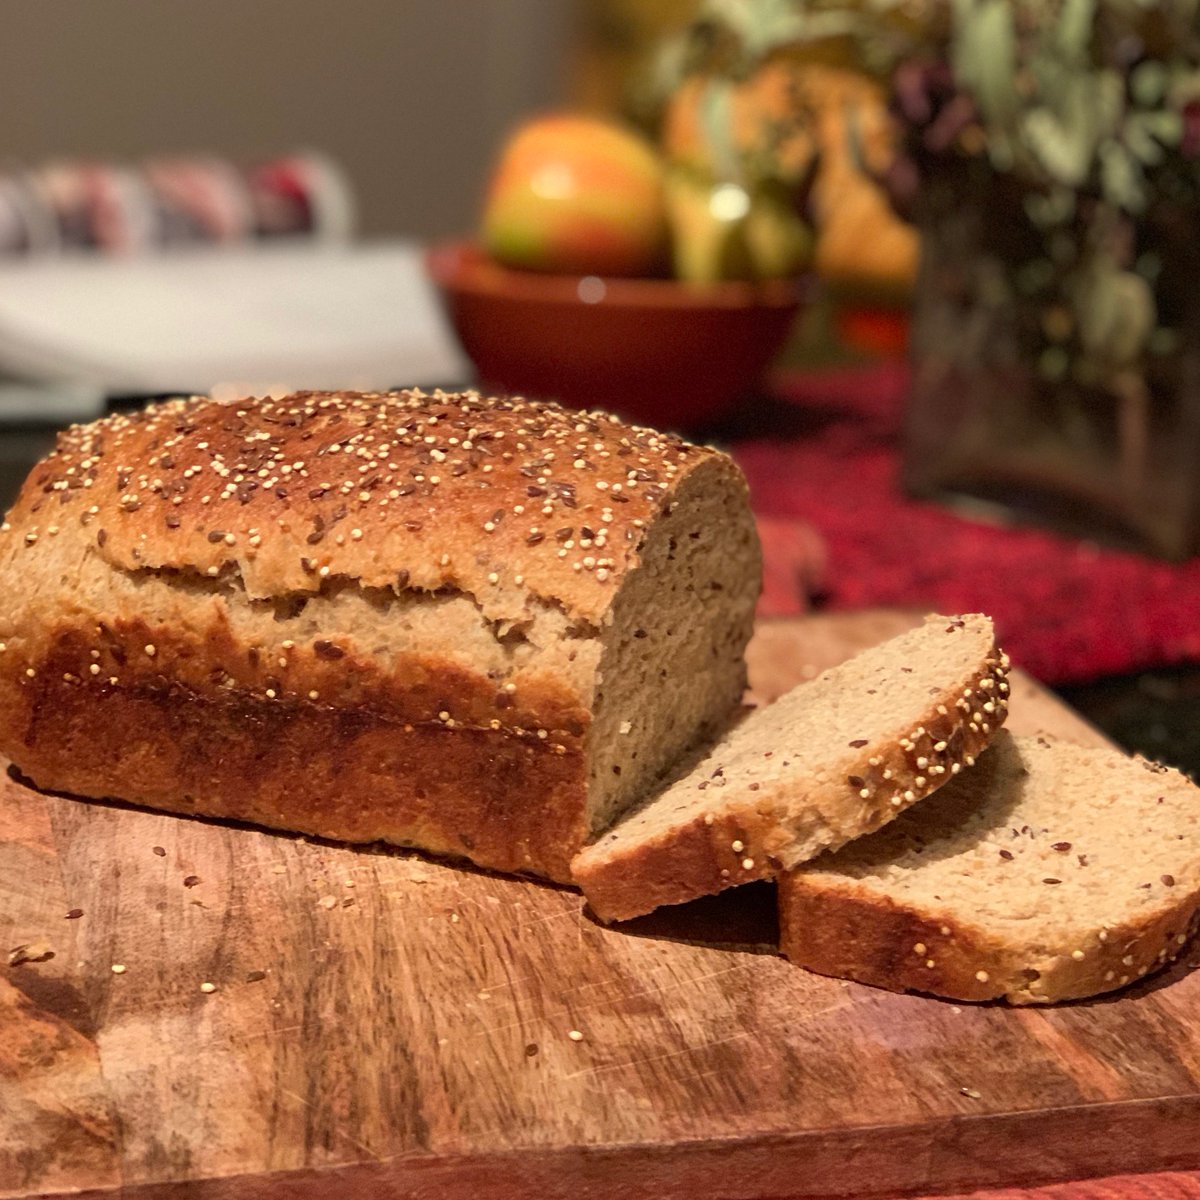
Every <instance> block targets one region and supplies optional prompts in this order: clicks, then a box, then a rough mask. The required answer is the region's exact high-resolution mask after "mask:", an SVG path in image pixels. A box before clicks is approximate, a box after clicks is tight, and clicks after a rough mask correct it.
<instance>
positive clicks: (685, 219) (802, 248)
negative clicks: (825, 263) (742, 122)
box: [666, 169, 813, 283]
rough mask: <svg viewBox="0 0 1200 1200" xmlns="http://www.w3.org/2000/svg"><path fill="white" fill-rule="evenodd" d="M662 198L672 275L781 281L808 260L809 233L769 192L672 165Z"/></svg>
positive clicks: (691, 278) (702, 280) (689, 280)
mask: <svg viewBox="0 0 1200 1200" xmlns="http://www.w3.org/2000/svg"><path fill="white" fill-rule="evenodd" d="M666 196H667V216H668V220H669V222H670V227H671V244H672V259H673V264H674V269H675V276H676V278H678V279H681V280H683V281H685V282H687V283H718V282H720V281H722V280H729V279H743V280H756V279H786V278H790V277H792V276H795V275H797V274H799V272H800V271H802V270H804V269H805V267H807V265H808V263H809V261H810V259H811V256H812V244H813V238H812V233H811V231H810V230H809V228H808V226H807V225H806V224H805V223H804V222H803V221H802V220H801V219H800V217H799V216H798V215H797V214H796V213H795V212H794V211H793V210H792V209H791V208H790V207H788V205H787V203H786V202H785V200H784V199H783V198H781V197H778V196H776V195H775V194H774V193H773V192H769V191H763V192H755V193H751V192H748V191H747V190H746V189H745V188H743V187H741V186H740V185H739V184H735V183H715V182H713V180H711V179H708V178H705V177H703V176H701V175H698V174H697V173H695V172H693V171H689V170H681V169H676V170H674V171H672V172H670V174H669V175H668V176H667V184H666Z"/></svg>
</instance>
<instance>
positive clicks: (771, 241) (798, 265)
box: [745, 197, 813, 279]
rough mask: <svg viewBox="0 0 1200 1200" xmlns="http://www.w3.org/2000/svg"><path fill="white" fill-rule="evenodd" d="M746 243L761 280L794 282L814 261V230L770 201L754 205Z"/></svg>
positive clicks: (789, 211) (757, 199)
mask: <svg viewBox="0 0 1200 1200" xmlns="http://www.w3.org/2000/svg"><path fill="white" fill-rule="evenodd" d="M745 239H746V244H747V246H748V247H749V250H750V258H751V261H752V262H753V264H754V273H755V277H756V278H758V279H792V278H794V277H795V276H797V275H799V274H800V273H801V272H802V271H804V270H805V269H806V268H807V267H808V264H809V263H810V262H811V261H812V252H813V235H812V230H810V229H809V227H808V226H807V225H806V224H805V223H804V221H803V220H801V218H800V217H799V215H798V214H797V213H796V212H795V211H794V210H792V209H790V208H787V207H784V206H783V205H781V204H777V203H775V202H774V201H772V200H769V199H766V198H759V197H756V198H755V200H754V202H753V203H752V204H751V206H750V211H749V213H747V215H746V223H745Z"/></svg>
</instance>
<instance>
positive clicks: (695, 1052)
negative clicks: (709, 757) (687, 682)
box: [0, 613, 1200, 1200]
mask: <svg viewBox="0 0 1200 1200" xmlns="http://www.w3.org/2000/svg"><path fill="white" fill-rule="evenodd" d="M908 623H909V618H907V617H905V616H903V615H900V614H878V613H877V614H856V615H853V616H843V617H825V618H810V619H807V620H804V621H795V622H787V623H779V624H770V625H764V626H763V627H762V628H761V629H760V631H759V633H758V636H757V638H756V641H755V644H754V647H753V676H754V684H755V686H756V688H757V690H758V691H759V693H760V694H761V695H762V696H764V697H769V696H771V695H774V694H777V693H778V692H780V691H781V690H784V689H786V688H787V687H788V686H790V685H791V684H792V683H794V682H795V681H797V680H799V679H801V678H804V677H806V676H808V675H811V674H813V673H815V672H816V671H817V670H818V669H820V668H823V667H825V666H827V665H829V664H831V663H832V662H834V661H836V660H838V659H841V658H843V657H845V656H846V655H848V654H849V653H851V652H852V651H853V650H856V649H858V648H860V647H862V646H865V645H867V644H870V643H872V642H875V641H879V640H882V639H883V638H884V637H886V636H889V635H890V634H891V633H894V632H896V631H897V629H898V628H900V627H903V626H905V625H906V624H908ZM1010 724H1011V726H1012V727H1013V728H1014V729H1019V730H1022V731H1026V732H1030V731H1036V730H1047V731H1051V732H1055V733H1058V734H1060V735H1062V736H1067V737H1073V738H1075V739H1077V740H1087V741H1096V740H1098V735H1097V734H1096V733H1095V732H1094V731H1093V730H1092V729H1090V728H1089V727H1088V726H1087V725H1085V724H1084V723H1083V722H1082V721H1081V720H1080V719H1079V718H1078V717H1076V716H1075V715H1073V714H1072V713H1070V712H1069V711H1068V710H1066V709H1065V708H1064V707H1063V706H1061V705H1060V704H1059V703H1058V702H1056V701H1055V700H1053V699H1052V698H1050V697H1049V696H1048V695H1047V694H1046V693H1045V692H1043V691H1041V690H1040V689H1038V688H1037V687H1036V686H1035V685H1033V684H1032V683H1031V682H1030V681H1028V680H1027V679H1020V680H1018V681H1017V683H1016V685H1015V688H1014V701H1013V705H1012V717H1011V722H1010ZM582 908H583V906H582V903H581V901H580V898H579V896H578V895H576V894H574V893H572V892H570V891H567V890H565V889H555V888H550V887H542V886H538V885H535V884H531V883H526V882H521V881H519V880H515V879H507V878H501V877H498V876H492V875H488V874H485V873H482V872H478V871H471V870H463V869H456V868H452V867H449V866H443V865H439V864H438V863H435V862H432V861H429V860H427V859H422V858H420V857H418V856H416V855H411V854H405V853H396V852H387V851H379V852H377V851H372V850H366V851H363V850H352V849H346V848H342V847H339V846H333V845H322V844H315V843H311V842H308V841H304V840H301V839H296V838H289V837H282V836H277V835H272V834H267V833H261V832H258V831H255V830H249V829H240V828H231V827H227V826H222V825H217V824H206V823H203V822H200V821H195V820H184V819H179V818H174V817H168V816H159V815H156V814H153V813H148V812H140V811H136V810H133V809H126V808H121V807H118V806H109V805H95V804H85V803H81V802H77V801H73V800H67V799H62V798H59V797H55V796H45V795H41V794H39V793H38V792H36V791H33V790H31V789H29V788H27V787H25V786H23V785H22V784H20V783H19V782H16V781H14V780H12V779H9V778H5V779H4V782H3V784H2V788H0V950H3V951H7V950H8V949H9V948H12V947H17V946H25V947H27V948H26V949H25V950H24V951H23V952H22V953H21V954H19V955H18V956H17V958H18V959H20V958H27V959H32V960H34V961H26V962H24V963H22V964H21V965H12V966H9V967H8V968H7V970H6V971H4V973H3V975H2V976H0V1196H5V1197H17V1196H19V1197H31V1196H35V1195H37V1196H46V1195H55V1196H57V1195H64V1194H68V1193H71V1194H74V1193H75V1191H76V1190H82V1192H83V1193H84V1194H85V1195H89V1196H92V1195H94V1196H102V1195H112V1194H114V1193H119V1194H121V1195H127V1196H133V1197H138V1200H149V1198H156V1200H157V1198H160V1197H184V1196H186V1197H203V1198H220V1200H233V1198H239V1200H240V1198H243V1197H252V1198H254V1200H267V1198H270V1200H276V1198H279V1200H282V1198H287V1200H301V1198H303V1200H308V1198H315V1197H322V1198H326V1197H328V1198H336V1200H343V1198H350V1200H354V1198H357V1197H372V1198H375V1197H399V1196H405V1197H409V1196H414V1197H434V1196H437V1197H442V1196H446V1197H470V1198H471V1200H491V1198H492V1197H509V1196H531V1197H538V1198H539V1200H555V1198H558V1197H562V1198H564V1200H565V1198H567V1197H570V1198H571V1200H581V1198H587V1197H599V1196H608V1195H619V1196H621V1197H622V1200H639V1198H651V1197H653V1198H654V1200H666V1198H668V1197H676V1196H679V1197H683V1196H688V1197H705V1198H709V1197H730V1198H734V1197H736V1198H743V1197H759V1196H771V1197H784V1196H866V1195H890V1194H896V1193H898V1192H901V1191H906V1190H913V1191H920V1192H930V1191H938V1190H942V1191H948V1190H965V1189H968V1188H971V1187H978V1186H986V1185H1000V1184H1010V1183H1027V1182H1033V1181H1040V1180H1048V1179H1060V1178H1067V1177H1080V1176H1085V1175H1092V1174H1098V1173H1105V1172H1111V1171H1138V1170H1153V1169H1156V1168H1167V1167H1200V1022H1198V1021H1197V1020H1196V1016H1197V1013H1200V972H1196V973H1194V974H1190V975H1189V973H1188V968H1187V964H1180V965H1177V966H1176V967H1175V968H1174V969H1172V970H1171V971H1170V972H1168V973H1167V974H1165V975H1162V976H1159V977H1157V978H1154V979H1151V980H1150V981H1148V982H1146V983H1144V984H1142V985H1140V986H1138V987H1135V988H1133V989H1130V990H1128V991H1126V992H1124V993H1122V994H1120V995H1119V996H1116V997H1112V998H1107V999H1102V1000H1099V1001H1096V1002H1094V1003H1080V1004H1074V1005H1069V1006H1065V1007H1062V1008H1058V1009H1054V1010H1047V1011H1038V1010H1015V1009H1008V1008H1004V1007H1000V1006H993V1005H985V1006H970V1005H952V1004H949V1003H945V1002H942V1001H938V1000H933V999H928V998H922V997H917V996H897V995H891V994H889V993H885V992H881V991H875V990H872V989H870V988H866V987H861V986H858V985H854V984H844V983H841V982H838V981H836V980H830V979H823V978H819V977H817V976H811V975H808V974H805V973H804V972H802V971H800V970H798V969H796V968H794V967H791V966H789V965H788V964H787V963H785V962H783V961H782V960H780V959H779V958H777V957H775V956H774V954H773V952H772V951H773V947H772V942H773V938H774V934H775V930H774V913H773V906H772V893H771V889H770V888H769V887H767V886H765V885H756V886H755V887H753V888H746V889H741V890H738V891H735V892H730V893H726V894H725V895H724V896H722V897H718V898H715V899H712V900H708V901H701V902H699V903H697V904H694V905H689V906H686V907H683V908H680V909H677V910H674V911H670V912H664V913H659V914H655V915H654V916H652V917H649V918H645V919H643V920H641V921H638V922H633V923H631V924H629V925H627V926H625V927H623V928H620V929H605V928H602V927H600V926H598V925H596V924H595V923H593V922H592V921H591V920H589V919H588V917H587V916H585V915H584V913H583V911H582ZM68 914H79V915H71V916H69V915H68ZM51 954H52V955H53V956H52V957H51ZM1195 957H1196V954H1195V951H1193V952H1192V958H1193V959H1194V958H1195ZM0 961H3V960H2V959H0ZM114 964H119V965H120V966H122V967H124V970H123V972H121V973H114V972H115V967H114ZM207 984H211V985H212V989H209V988H207V987H203V986H202V985H207ZM572 1031H576V1033H572ZM577 1035H581V1036H577Z"/></svg>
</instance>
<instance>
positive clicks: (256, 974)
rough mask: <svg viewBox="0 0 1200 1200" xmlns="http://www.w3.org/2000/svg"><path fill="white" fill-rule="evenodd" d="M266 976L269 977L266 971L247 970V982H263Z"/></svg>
mask: <svg viewBox="0 0 1200 1200" xmlns="http://www.w3.org/2000/svg"><path fill="white" fill-rule="evenodd" d="M266 977H267V973H266V971H247V972H246V982H247V983H261V982H262V981H263V980H264V979H266Z"/></svg>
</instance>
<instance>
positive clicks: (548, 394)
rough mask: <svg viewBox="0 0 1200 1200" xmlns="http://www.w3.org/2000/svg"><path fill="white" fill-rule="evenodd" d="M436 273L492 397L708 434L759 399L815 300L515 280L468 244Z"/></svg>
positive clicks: (430, 257) (452, 248) (797, 289)
mask: <svg viewBox="0 0 1200 1200" xmlns="http://www.w3.org/2000/svg"><path fill="white" fill-rule="evenodd" d="M426 268H427V270H428V272H429V275H430V278H431V279H432V280H433V281H434V283H435V284H436V285H437V287H438V289H439V290H440V292H441V296H442V301H443V303H444V305H445V307H446V311H447V314H448V315H449V318H450V320H451V322H452V324H453V325H454V328H455V330H456V331H457V333H458V337H459V340H460V341H461V342H462V346H463V349H464V350H465V351H466V353H467V355H468V356H469V357H470V359H471V361H472V362H473V363H474V364H475V369H476V371H477V372H478V374H479V382H480V385H481V386H483V387H487V388H488V389H495V390H498V391H502V392H519V393H522V394H524V395H527V396H537V397H541V398H553V399H557V400H561V401H562V402H563V403H564V404H568V405H571V406H572V407H577V408H603V409H607V410H609V411H611V412H616V413H619V414H620V415H621V416H623V417H626V418H629V419H631V420H635V421H639V422H642V423H644V424H647V425H654V426H657V427H660V428H676V429H680V428H692V427H696V426H699V425H702V424H704V423H705V422H708V421H711V420H713V419H714V418H715V417H718V416H721V415H723V414H724V413H726V412H728V411H729V410H730V409H731V408H733V407H734V406H735V405H736V404H737V402H738V401H739V400H740V399H742V398H744V397H745V396H747V395H749V394H751V393H752V392H753V390H754V386H755V384H756V383H757V382H758V380H759V379H760V378H761V376H762V374H763V372H764V370H765V369H766V368H767V367H768V366H769V365H770V363H771V361H772V359H774V357H775V356H776V354H777V353H778V352H779V350H780V349H781V348H782V346H783V344H784V342H785V341H786V340H787V337H788V334H789V332H790V331H791V329H792V325H793V323H794V321H795V319H796V314H797V313H798V311H799V309H800V306H801V303H802V299H803V292H804V285H803V282H802V281H797V280H776V281H770V282H767V283H719V284H713V285H711V286H704V287H698V286H691V285H688V284H683V283H678V282H676V281H675V280H670V279H600V278H598V277H597V276H594V275H588V276H584V277H582V278H581V277H578V276H570V275H543V274H537V273H534V272H531V271H515V270H510V269H508V268H506V267H502V266H500V265H499V264H497V263H495V262H493V261H492V260H491V259H489V258H488V257H487V256H486V255H485V254H484V253H483V251H482V250H481V249H480V248H479V247H478V246H476V245H474V244H472V243H471V242H467V241H455V242H449V243H446V244H444V245H439V246H435V247H433V248H432V249H431V250H429V251H428V253H427V255H426Z"/></svg>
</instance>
